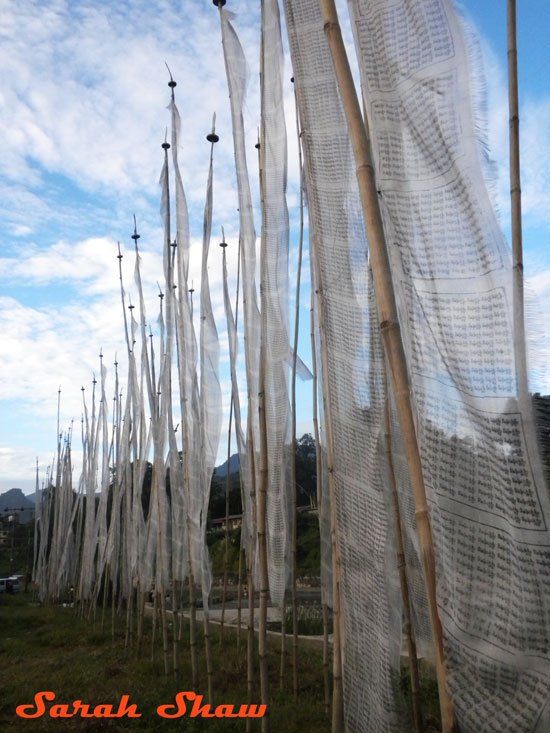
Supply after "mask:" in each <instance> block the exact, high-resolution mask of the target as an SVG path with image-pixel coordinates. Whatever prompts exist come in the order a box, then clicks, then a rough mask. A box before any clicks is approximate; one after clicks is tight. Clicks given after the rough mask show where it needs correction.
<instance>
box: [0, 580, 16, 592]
mask: <svg viewBox="0 0 550 733" xmlns="http://www.w3.org/2000/svg"><path fill="white" fill-rule="evenodd" d="M19 591H20V585H19V578H17V577H11V578H0V593H19Z"/></svg>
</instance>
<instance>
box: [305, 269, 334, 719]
mask: <svg viewBox="0 0 550 733" xmlns="http://www.w3.org/2000/svg"><path fill="white" fill-rule="evenodd" d="M310 264H311V308H310V329H311V333H310V335H311V371H312V374H313V432H314V435H315V468H316V473H317V506H318V511H319V530H320V532H319V534H320V535H321V532H322V528H321V511H322V509H321V502H322V500H321V493H322V490H323V489H322V460H321V441H320V439H319V420H318V417H317V413H318V410H317V352H316V347H315V313H314V298H315V293H314V292H313V290H314V288H313V284H314V283H315V277H314V273H313V259H312V257H311V256H310ZM321 552H322V546H321ZM321 603H322V609H323V687H324V692H325V713H326V715H327V717H328V716H329V715H330V670H329V644H328V607H327V604H326V603H324V602H323V599H321Z"/></svg>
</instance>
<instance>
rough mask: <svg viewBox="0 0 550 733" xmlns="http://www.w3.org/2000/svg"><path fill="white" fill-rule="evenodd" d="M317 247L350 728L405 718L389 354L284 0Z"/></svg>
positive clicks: (304, 35) (351, 195)
mask: <svg viewBox="0 0 550 733" xmlns="http://www.w3.org/2000/svg"><path fill="white" fill-rule="evenodd" d="M285 14H286V24H287V28H288V32H289V41H290V50H291V54H292V61H293V67H294V78H295V83H296V94H297V98H298V108H299V113H300V121H301V126H302V131H303V132H302V141H303V147H304V159H305V170H306V182H307V194H308V210H309V225H310V240H311V243H312V247H313V250H314V257H315V258H316V260H317V262H316V267H317V272H318V280H317V282H316V288H317V290H318V291H319V293H320V302H319V307H320V313H319V318H320V322H321V320H322V323H321V325H322V328H323V332H322V333H321V338H322V339H325V343H324V346H323V348H324V350H325V354H326V365H327V369H326V370H323V380H324V400H325V411H324V412H325V419H326V424H327V440H331V441H332V452H333V464H334V465H333V480H334V489H335V500H336V507H335V510H336V515H337V534H338V545H339V550H340V557H341V574H342V577H341V585H340V588H341V594H342V597H341V607H342V612H343V620H344V629H343V636H344V639H343V642H344V648H343V671H344V684H343V687H344V713H345V721H346V726H347V728H348V729H349V730H350V731H365V730H368V731H390V730H393V731H401V730H403V729H406V723H405V724H404V723H403V720H402V716H401V711H402V701H401V700H400V698H399V695H400V693H399V690H398V689H397V686H396V685H395V680H396V679H398V678H399V667H400V664H399V662H400V658H399V657H400V638H401V614H400V597H399V595H398V594H396V593H395V588H396V583H395V582H394V578H395V579H396V577H397V573H396V558H395V553H394V551H393V544H392V530H391V522H392V521H393V520H392V515H391V510H390V508H389V504H388V501H389V494H388V492H387V490H386V488H387V487H385V486H384V485H383V482H382V478H381V466H380V461H381V455H382V452H381V441H382V437H383V410H384V379H383V374H384V365H383V356H382V349H381V344H380V337H379V334H378V329H377V323H376V321H375V320H374V318H373V304H374V303H373V292H372V285H371V282H370V276H369V268H368V259H367V242H366V236H365V228H364V223H363V217H362V212H361V206H360V201H359V193H358V187H357V181H356V178H355V168H354V164H353V155H352V151H351V145H350V142H349V138H348V135H347V133H346V130H347V124H346V119H345V116H344V112H343V109H342V106H341V103H340V99H339V95H338V90H337V86H336V81H335V76H334V70H333V66H332V59H331V55H330V51H329V48H328V44H327V41H326V39H325V34H324V28H323V19H322V15H321V11H320V7H319V3H318V2H317V1H316V0H286V2H285Z"/></svg>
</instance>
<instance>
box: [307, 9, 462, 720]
mask: <svg viewBox="0 0 550 733" xmlns="http://www.w3.org/2000/svg"><path fill="white" fill-rule="evenodd" d="M321 8H322V12H323V19H324V23H325V33H326V36H327V40H328V43H329V47H330V51H331V55H332V59H333V62H334V68H335V72H336V78H337V81H338V87H339V89H340V94H341V97H342V102H343V106H344V110H345V113H346V118H347V121H348V126H349V131H350V137H351V141H352V144H353V151H354V155H355V162H356V166H357V180H358V183H359V191H360V194H361V204H362V208H363V216H364V219H365V228H366V231H367V238H368V242H369V250H370V257H371V266H372V273H373V278H374V288H375V292H376V300H377V305H378V315H379V318H380V330H381V333H382V339H383V343H384V348H385V352H386V355H387V358H388V362H389V365H390V373H391V380H392V386H393V390H394V394H395V398H396V403H397V410H398V414H399V421H400V424H401V432H402V434H403V440H404V443H405V454H406V457H407V463H408V466H409V472H410V477H411V485H412V490H413V495H414V501H415V507H416V511H415V516H416V522H417V528H418V537H419V544H420V552H421V556H422V565H423V568H424V576H425V581H426V591H427V596H428V605H429V611H430V621H431V627H432V634H433V638H434V644H435V658H436V670H437V680H438V685H439V701H440V706H441V722H442V728H443V733H449V731H452V730H453V729H454V728H455V722H454V713H453V708H452V703H451V699H450V697H449V694H448V691H447V686H446V670H445V660H444V654H443V629H442V626H441V621H440V619H439V614H438V609H437V599H436V588H435V557H434V550H433V539H432V532H431V527H430V520H429V515H428V505H427V501H426V490H425V486H424V476H423V474H422V464H421V461H420V452H419V448H418V441H417V437H416V428H415V424H414V416H413V409H412V402H411V394H410V384H409V375H408V370H407V362H406V358H405V352H404V349H403V342H402V339H401V328H400V325H399V320H398V317H397V306H396V302H395V293H394V289H393V281H392V276H391V269H390V263H389V258H388V252H387V247H386V241H385V237H384V230H383V227H382V218H381V215H380V208H379V204H378V194H377V190H376V182H375V176H374V168H373V163H372V158H371V152H370V144H369V140H368V137H367V132H366V128H365V124H364V121H363V117H362V115H361V108H360V106H359V102H358V99H357V93H356V90H355V85H354V82H353V77H352V74H351V70H350V66H349V62H348V58H347V54H346V49H345V46H344V42H343V39H342V33H341V31H340V26H339V23H338V14H337V12H336V7H335V4H334V0H321Z"/></svg>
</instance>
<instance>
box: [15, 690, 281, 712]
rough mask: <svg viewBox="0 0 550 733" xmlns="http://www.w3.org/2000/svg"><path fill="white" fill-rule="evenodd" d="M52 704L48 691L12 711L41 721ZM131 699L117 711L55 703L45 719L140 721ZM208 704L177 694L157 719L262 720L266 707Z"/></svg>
mask: <svg viewBox="0 0 550 733" xmlns="http://www.w3.org/2000/svg"><path fill="white" fill-rule="evenodd" d="M186 699H187V700H188V701H189V702H192V703H193V705H192V707H191V709H190V711H189V713H188V712H187V705H186V704H185V700H186ZM54 700H55V692H51V691H50V690H47V691H44V692H37V693H36V695H35V696H34V704H32V705H18V706H17V708H16V709H15V712H16V714H17V715H18V716H19V717H20V718H40V717H42V716H43V715H44V714H45V713H46V705H45V702H44V701H48V702H49V703H51V702H53V701H54ZM129 702H130V695H122V697H121V698H120V702H119V704H118V708H117V709H116V710H115V709H114V708H115V706H114V705H104V704H101V705H95V706H94V707H93V708H92V710H91V711H90V705H88V704H84V703H83V702H82V700H74V701H73V702H72V703H70V704H69V705H66V704H60V703H57V704H56V705H49V706H48V707H49V709H48V715H49V716H50V718H72V717H74V716H80V717H81V718H124V717H127V718H141V715H142V713H138V709H137V705H136V704H135V703H133V704H132V705H129ZM211 707H212V706H211V705H209V704H208V703H207V704H205V705H203V704H202V695H196V694H195V693H194V692H178V693H177V695H176V698H175V704H174V705H159V706H158V708H157V715H160V717H161V718H181V717H183V716H184V715H187V714H188V715H189V717H190V718H262V717H263V716H264V715H265V711H266V708H267V705H239V706H238V710H237V709H236V706H235V705H217V706H216V707H215V708H213V709H212V710H211Z"/></svg>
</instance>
